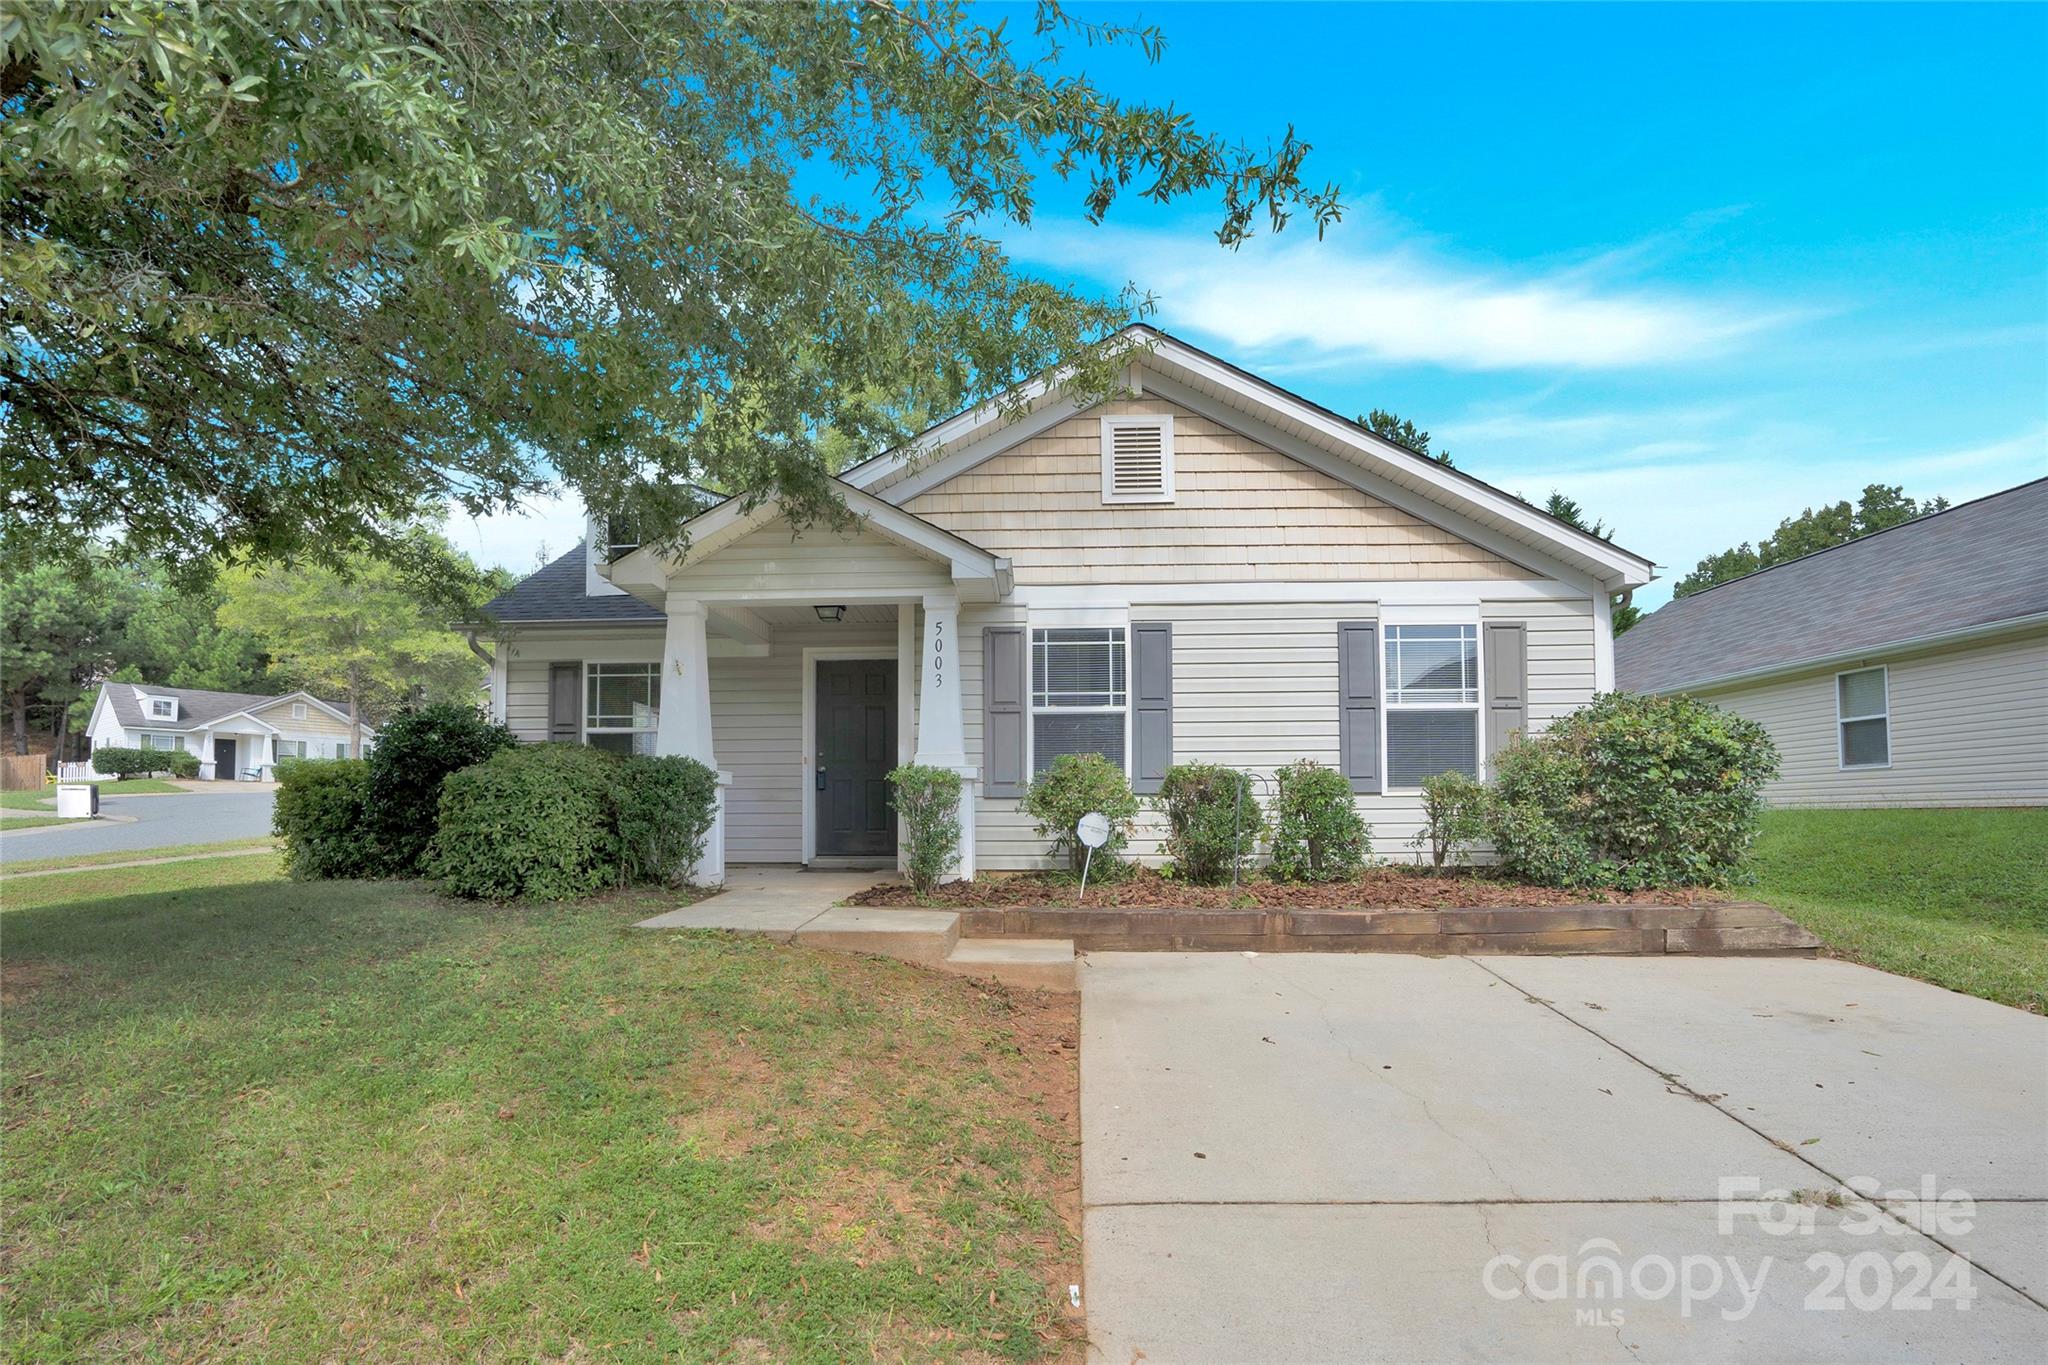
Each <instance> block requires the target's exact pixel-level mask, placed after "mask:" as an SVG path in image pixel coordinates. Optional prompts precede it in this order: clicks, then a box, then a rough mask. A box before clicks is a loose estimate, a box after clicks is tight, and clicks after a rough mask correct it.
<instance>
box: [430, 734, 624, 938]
mask: <svg viewBox="0 0 2048 1365" xmlns="http://www.w3.org/2000/svg"><path fill="white" fill-rule="evenodd" d="M621 766H622V764H621V763H620V761H619V758H618V757H617V755H615V754H611V753H608V752H606V751H604V750H602V749H588V748H584V747H583V746H581V745H576V744H523V745H520V746H519V747H518V748H516V749H505V750H502V751H501V752H499V753H497V754H494V755H492V756H491V757H490V758H489V759H487V760H486V761H484V762H482V763H478V764H475V765H474V766H472V767H468V768H464V769H463V770H462V771H460V772H458V773H453V774H451V775H450V776H449V777H448V779H447V781H445V782H444V783H442V785H441V806H440V812H439V828H437V829H436V830H435V832H434V837H433V841H432V842H431V843H430V844H429V845H428V849H427V856H426V867H427V871H428V873H429V874H430V875H431V876H433V877H435V878H436V879H438V880H439V882H440V883H441V889H442V890H443V891H446V892H447V893H448V894H449V895H452V896H465V897H470V898H472V899H477V900H495V901H502V900H511V899H513V898H515V897H520V896H524V897H526V898H527V899H529V900H571V899H574V898H575V897H578V896H587V895H589V894H590V893H592V892H593V891H600V890H603V889H604V888H605V887H607V886H613V885H616V884H617V883H618V882H619V880H620V867H621V861H620V846H619V832H618V810H617V805H618V788H619V770H620V768H621Z"/></svg>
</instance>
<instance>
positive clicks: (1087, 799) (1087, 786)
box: [1023, 754, 1138, 880]
mask: <svg viewBox="0 0 2048 1365" xmlns="http://www.w3.org/2000/svg"><path fill="white" fill-rule="evenodd" d="M1023 806H1024V813H1025V814H1026V815H1029V816H1032V817H1034V818H1035V819H1036V820H1037V821H1038V832H1039V834H1041V835H1043V836H1045V837H1047V838H1050V839H1051V840H1052V851H1053V856H1054V857H1064V858H1065V859H1066V862H1067V870H1068V871H1069V872H1072V873H1074V874H1075V875H1076V876H1079V875H1080V872H1081V864H1082V863H1083V862H1084V861H1086V857H1087V853H1088V849H1087V846H1086V845H1085V844H1083V843H1082V842H1081V841H1080V839H1078V838H1076V837H1075V835H1074V825H1075V823H1076V822H1077V821H1079V820H1080V818H1081V817H1082V816H1084V815H1086V814H1088V813H1089V812H1090V811H1100V812H1102V814H1103V816H1104V817H1105V818H1107V819H1108V821H1109V839H1108V840H1107V841H1106V842H1105V843H1104V844H1103V845H1102V847H1101V848H1100V849H1099V850H1097V858H1098V861H1097V862H1096V863H1095V864H1094V865H1093V869H1094V876H1095V877H1096V878H1097V879H1099V880H1106V879H1107V878H1109V877H1111V876H1114V875H1116V874H1117V873H1118V872H1119V871H1120V870H1121V869H1122V867H1123V863H1122V859H1121V857H1120V855H1121V854H1122V852H1123V848H1124V845H1125V844H1127V843H1129V842H1130V838H1131V824H1132V822H1133V821H1135V820H1136V819H1137V818H1138V798H1137V797H1136V796H1135V795H1134V794H1133V793H1132V791H1131V783H1130V779H1129V778H1127V777H1125V776H1124V770H1123V769H1122V768H1120V767H1118V766H1117V765H1116V764H1114V763H1111V762H1110V761H1109V760H1108V759H1106V758H1104V757H1103V756H1102V755H1101V754H1061V755H1060V756H1059V757H1058V758H1056V759H1054V760H1053V761H1052V766H1051V767H1050V768H1047V769H1046V770H1045V771H1044V772H1043V773H1041V774H1039V776H1038V780H1037V781H1035V782H1033V783H1032V784H1031V788H1030V790H1029V791H1027V792H1025V793H1024V802H1023Z"/></svg>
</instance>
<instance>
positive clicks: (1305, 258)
mask: <svg viewBox="0 0 2048 1365" xmlns="http://www.w3.org/2000/svg"><path fill="white" fill-rule="evenodd" d="M1006 245H1008V247H1009V248H1010V250H1011V251H1012V252H1013V253H1014V254H1015V255H1017V256H1018V257H1019V258H1021V259H1024V260H1030V261H1038V262H1042V263H1046V264H1058V265H1062V266H1071V263H1072V262H1074V261H1077V260H1086V261H1088V262H1090V267H1089V273H1090V274H1095V275H1105V274H1107V275H1115V274H1121V275H1123V276H1125V277H1126V278H1129V279H1132V280H1135V281H1136V282H1137V283H1138V284H1139V285H1140V286H1141V287H1143V288H1145V289H1148V290H1150V291H1152V292H1153V293H1154V294H1156V295H1157V296H1158V298H1159V301H1160V304H1161V308H1160V316H1161V318H1162V319H1163V320H1165V322H1166V324H1167V325H1168V326H1169V327H1188V328H1192V329H1195V330H1199V331H1201V332H1204V333H1207V334H1210V335H1213V336H1217V337H1220V338H1224V339H1226V340H1227V341H1228V342H1229V343H1230V344H1231V345H1232V346H1234V347H1236V348H1238V349H1239V350H1241V351H1244V352H1247V353H1251V354H1253V355H1255V356H1257V355H1259V353H1263V352H1270V351H1272V350H1275V349H1278V348H1282V347H1284V348H1286V349H1287V356H1286V357H1285V359H1286V360H1287V361H1288V362H1290V363H1288V364H1287V365H1285V366H1284V367H1275V366H1274V365H1272V364H1271V363H1270V362H1267V363H1264V364H1262V369H1263V370H1264V371H1265V372H1267V373H1274V372H1276V369H1277V368H1288V369H1303V368H1312V367H1314V364H1313V363H1314V362H1320V364H1322V365H1333V364H1345V365H1354V364H1358V363H1361V362H1367V361H1379V362H1395V363H1426V364H1434V365H1441V366H1445V367H1449V368H1453V369H1461V370H1504V369H1524V368H1548V369H1565V370H1608V369H1620V368H1633V367H1641V366H1656V365H1668V364H1673V363H1677V362H1682V361H1691V360H1697V359H1701V358H1704V357H1709V356H1714V355H1719V354H1722V353H1725V352H1727V351H1729V350H1732V349H1734V348H1736V347H1737V346H1739V345H1740V344H1742V343H1743V342H1744V341H1746V340H1748V339H1749V338H1751V337H1753V336H1755V335H1757V334H1758V333H1760V332H1764V331H1767V330H1770V329H1773V328H1776V327H1780V326H1783V325H1785V324H1787V323H1789V322H1792V321H1795V320H1797V319H1799V318H1801V317H1805V316H1811V315H1812V314H1811V312H1810V311H1808V310H1798V309H1790V308H1785V307H1782V306H1770V307H1766V306H1763V305H1761V304H1750V303H1747V302H1743V301H1738V300H1709V299H1706V298H1701V297H1695V296H1692V295H1688V294H1684V293H1681V292H1678V291H1675V290H1671V289H1653V288H1648V287H1643V286H1636V285H1629V284H1625V283H1621V282H1619V281H1618V280H1617V279H1616V278H1615V277H1616V275H1617V273H1618V272H1619V271H1621V270H1624V269H1626V268H1628V267H1629V263H1630V260H1631V259H1632V253H1630V252H1629V251H1627V250H1625V249H1624V250H1623V251H1619V252H1609V253H1606V254H1605V255H1603V256H1601V257H1598V258H1596V259H1595V260H1594V261H1592V262H1589V263H1587V264H1582V265H1578V266H1572V267H1562V268H1552V269H1547V270H1537V271H1529V270H1523V271H1516V270H1510V269H1506V268H1499V267H1480V266H1473V265H1468V264H1465V263H1462V262H1458V261H1455V260H1452V259H1451V258H1449V257H1448V256H1447V255H1445V254H1444V253H1443V252H1441V251H1440V250H1439V249H1437V248H1435V247H1432V246H1429V245H1427V244H1423V243H1420V242H1415V241H1410V240H1404V239H1400V238H1396V237H1390V236H1388V235H1387V234H1385V233H1384V232H1379V233H1373V232H1368V231H1367V230H1364V229H1346V228H1341V227H1340V228H1338V229H1334V230H1333V231H1332V232H1331V234H1330V236H1329V237H1328V238H1326V239H1325V240H1323V241H1321V242H1316V241H1314V240H1307V241H1304V240H1302V239H1301V238H1300V237H1298V236H1295V235H1293V234H1289V235H1287V236H1284V237H1260V238H1254V239H1253V240H1252V241H1251V242H1249V243H1247V244H1246V245H1245V246H1244V247H1243V248H1242V249H1240V250H1238V251H1235V252H1230V251H1224V250H1222V249H1220V248H1219V247H1217V246H1216V244H1215V243H1214V241H1213V240H1210V239H1207V238H1204V237H1202V236H1200V235H1199V234H1190V233H1179V232H1171V231H1162V230H1151V229H1128V228H1089V227H1084V226H1070V225H1065V224H1055V225H1050V226H1046V225H1041V226H1039V227H1037V228H1035V229H1033V230H1032V231H1030V232H1029V233H1025V234H1019V235H1017V236H1015V237H1013V238H1011V239H1010V240H1009V241H1008V242H1007V243H1006ZM1261 358H1262V359H1263V357H1261Z"/></svg>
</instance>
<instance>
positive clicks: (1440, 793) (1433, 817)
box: [1408, 773, 1488, 868]
mask: <svg viewBox="0 0 2048 1365" xmlns="http://www.w3.org/2000/svg"><path fill="white" fill-rule="evenodd" d="M1487 803H1488V797H1487V790H1486V784H1485V783H1483V782H1481V781H1479V779H1477V778H1474V777H1467V776H1466V775H1465V774H1463V773H1438V774H1437V775H1436V776H1434V777H1425V778H1423V779H1422V828H1421V829H1419V830H1417V831H1416V832H1415V837H1414V838H1412V839H1410V840H1409V841H1408V842H1409V844H1410V845H1411V846H1413V847H1415V848H1426V849H1428V850H1429V864H1430V866H1431V867H1436V868H1441V867H1442V866H1443V865H1444V863H1445V862H1446V861H1447V860H1454V859H1455V855H1456V854H1458V853H1459V852H1460V851H1461V850H1468V849H1470V848H1471V846H1472V845H1473V844H1477V843H1482V842H1484V841H1485V839H1486V816H1487Z"/></svg>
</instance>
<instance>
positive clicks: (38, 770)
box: [0, 754, 50, 792]
mask: <svg viewBox="0 0 2048 1365" xmlns="http://www.w3.org/2000/svg"><path fill="white" fill-rule="evenodd" d="M49 773H50V756H49V755H48V754H0V791H5V792H27V791H34V790H36V789H37V788H38V787H40V786H42V785H43V783H44V781H45V780H46V779H47V778H48V777H49Z"/></svg>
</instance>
